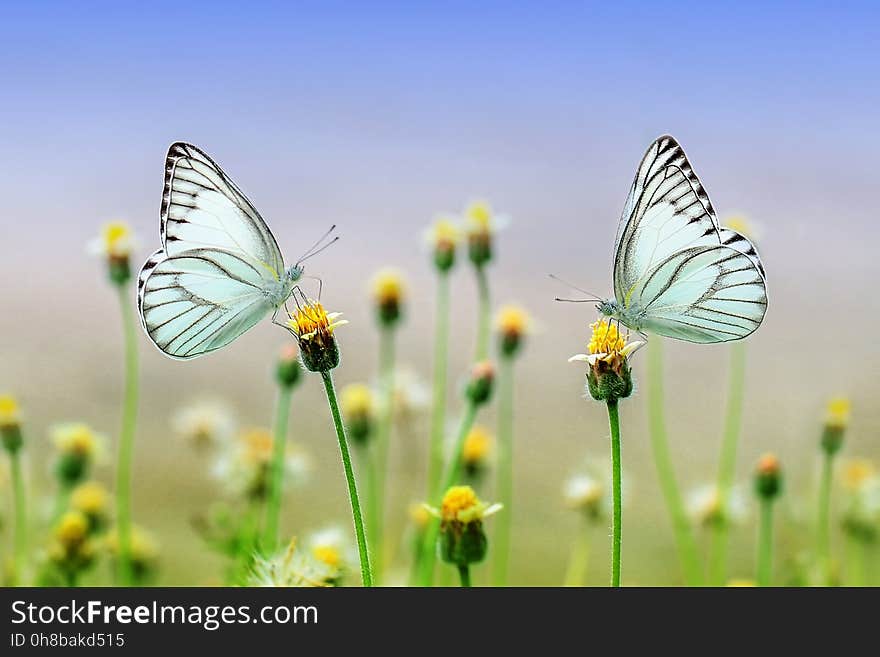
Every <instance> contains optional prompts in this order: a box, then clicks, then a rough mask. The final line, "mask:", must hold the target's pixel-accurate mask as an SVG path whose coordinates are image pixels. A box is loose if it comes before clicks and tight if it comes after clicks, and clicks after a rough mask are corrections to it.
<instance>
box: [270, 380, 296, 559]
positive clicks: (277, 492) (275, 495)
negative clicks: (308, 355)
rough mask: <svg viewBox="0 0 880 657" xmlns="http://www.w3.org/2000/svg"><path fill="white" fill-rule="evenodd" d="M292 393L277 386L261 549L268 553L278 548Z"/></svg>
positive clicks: (289, 389)
mask: <svg viewBox="0 0 880 657" xmlns="http://www.w3.org/2000/svg"><path fill="white" fill-rule="evenodd" d="M292 394H293V386H286V385H280V386H279V387H278V402H277V405H276V407H275V437H274V441H273V443H272V470H271V473H272V478H271V479H270V483H269V501H268V506H267V508H266V526H265V528H264V533H263V549H264V550H266V551H267V552H269V553H272V552H274V551H275V550H277V549H278V528H279V526H280V523H281V496H282V492H283V490H284V459H285V456H286V454H287V426H288V421H289V418H290V399H291V397H292Z"/></svg>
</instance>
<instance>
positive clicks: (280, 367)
mask: <svg viewBox="0 0 880 657" xmlns="http://www.w3.org/2000/svg"><path fill="white" fill-rule="evenodd" d="M301 374H302V365H300V362H299V351H298V350H297V348H296V345H293V344H286V345H284V346H283V347H281V352H280V353H279V354H278V364H277V365H276V366H275V379H276V381H278V385H280V386H282V387H285V388H292V387H293V386H295V385H296V384H297V383H298V382H299V380H300V375H301Z"/></svg>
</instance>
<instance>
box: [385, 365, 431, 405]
mask: <svg viewBox="0 0 880 657" xmlns="http://www.w3.org/2000/svg"><path fill="white" fill-rule="evenodd" d="M393 379H394V388H393V390H392V391H391V395H392V403H393V405H394V411H395V413H397V415H398V416H399V417H401V418H407V417H409V416H411V415H414V414H416V413H421V412H422V411H425V410H427V409H428V408H430V406H431V391H430V388H429V387H428V384H427V383H425V381H424V380H423V379H422V378H421V377H420V376H419V375H418V374H417V373H416V372H415V371H413V370H412V369H410V368H408V367H402V368H399V369H397V370H395V372H394V377H393Z"/></svg>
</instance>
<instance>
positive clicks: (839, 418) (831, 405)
mask: <svg viewBox="0 0 880 657" xmlns="http://www.w3.org/2000/svg"><path fill="white" fill-rule="evenodd" d="M850 406H851V404H850V401H849V399H847V398H846V397H834V398H833V399H831V400H830V401H829V402H828V407H827V409H826V413H825V426H826V427H833V428H835V429H846V427H847V426H848V425H849V413H850Z"/></svg>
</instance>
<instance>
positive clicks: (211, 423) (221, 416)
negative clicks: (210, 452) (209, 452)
mask: <svg viewBox="0 0 880 657" xmlns="http://www.w3.org/2000/svg"><path fill="white" fill-rule="evenodd" d="M171 427H172V429H173V430H174V432H175V433H176V434H177V435H178V436H180V437H181V438H183V439H184V440H186V441H187V442H188V443H190V444H191V445H192V446H193V447H195V448H196V449H198V450H204V449H206V448H213V447H218V446H220V445H225V444H227V443H229V441H230V440H231V438H232V435H233V434H234V433H235V418H234V417H233V415H232V412H231V411H230V410H229V406H228V404H225V403H224V402H221V401H218V400H207V399H206V400H200V401H196V402H194V403H192V404H190V405H189V406H186V407H185V408H181V409H180V410H178V411H177V412H176V413H175V414H174V415H173V417H172V418H171Z"/></svg>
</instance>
